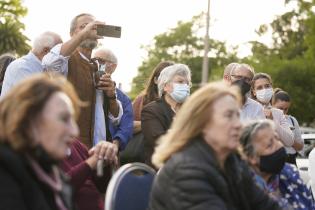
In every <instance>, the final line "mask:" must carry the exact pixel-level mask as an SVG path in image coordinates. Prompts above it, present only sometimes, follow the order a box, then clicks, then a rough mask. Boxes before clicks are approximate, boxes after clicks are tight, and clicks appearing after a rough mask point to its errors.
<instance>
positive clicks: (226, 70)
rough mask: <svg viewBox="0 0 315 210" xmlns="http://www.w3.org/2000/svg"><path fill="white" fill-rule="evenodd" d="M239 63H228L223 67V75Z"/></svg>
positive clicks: (227, 73)
mask: <svg viewBox="0 0 315 210" xmlns="http://www.w3.org/2000/svg"><path fill="white" fill-rule="evenodd" d="M238 65H240V64H239V63H230V64H228V65H227V66H226V67H225V68H224V72H223V76H224V75H228V76H229V75H230V74H231V72H232V71H233V70H234V68H235V67H236V66H238Z"/></svg>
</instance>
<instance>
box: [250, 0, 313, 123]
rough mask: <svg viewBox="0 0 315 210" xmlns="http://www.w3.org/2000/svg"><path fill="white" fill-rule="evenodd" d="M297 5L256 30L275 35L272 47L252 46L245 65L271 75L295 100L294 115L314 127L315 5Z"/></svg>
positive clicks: (303, 1) (302, 2) (304, 1)
mask: <svg viewBox="0 0 315 210" xmlns="http://www.w3.org/2000/svg"><path fill="white" fill-rule="evenodd" d="M291 2H292V0H287V1H286V3H291ZM294 2H295V3H296V5H297V6H296V7H295V8H294V9H292V10H291V11H288V12H286V13H285V14H283V15H280V16H278V17H277V18H276V19H275V20H274V21H272V23H271V24H269V25H268V24H265V25H262V26H260V27H259V29H258V30H257V33H258V34H259V35H264V34H265V33H267V32H268V30H271V31H272V38H273V45H272V47H268V46H266V45H264V44H263V43H260V42H257V41H254V42H251V44H252V52H253V56H251V57H249V58H247V59H245V61H246V62H248V63H251V64H252V65H253V66H254V68H255V70H256V72H266V73H268V74H270V75H271V76H272V78H273V83H274V84H273V86H274V87H280V88H282V89H283V90H285V91H287V92H288V93H289V94H290V95H291V96H292V100H293V103H292V108H291V110H290V112H291V114H292V115H294V116H296V117H297V118H298V120H299V121H300V122H304V123H311V122H313V121H314V119H315V109H313V108H312V106H313V104H315V96H314V92H315V83H314V82H315V61H314V56H315V37H314V34H315V15H314V6H313V5H314V2H315V1H314V0H312V1H309V0H297V1H296V0H295V1H294Z"/></svg>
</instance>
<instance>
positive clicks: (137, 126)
mask: <svg viewBox="0 0 315 210" xmlns="http://www.w3.org/2000/svg"><path fill="white" fill-rule="evenodd" d="M98 25H105V23H104V22H101V21H97V20H96V19H95V17H94V16H93V15H91V14H87V13H82V14H79V15H77V16H76V17H74V18H73V20H72V21H71V24H70V30H69V31H70V36H71V38H70V39H69V40H68V41H66V42H63V40H62V39H61V37H60V36H59V35H58V34H56V33H54V32H50V31H47V32H44V33H42V34H40V35H39V36H38V37H37V38H36V39H35V40H34V43H33V45H32V50H31V51H30V52H29V53H28V54H27V55H25V56H22V57H19V58H16V57H15V56H14V55H11V54H4V55H2V56H0V69H1V72H0V80H1V98H0V185H1V188H0V209H10V210H18V209H19V210H20V209H21V210H22V209H25V210H26V209H32V210H46V209H47V210H49V209H56V210H71V209H78V210H101V209H104V194H105V192H106V188H107V185H108V182H109V181H110V179H111V177H112V173H113V171H115V170H116V169H117V168H119V167H120V165H121V160H120V154H121V153H123V152H128V151H129V152H134V151H132V150H133V149H135V148H131V147H130V145H131V143H132V141H136V139H135V137H136V136H140V137H141V138H137V141H140V144H143V147H139V148H140V149H139V150H138V149H137V155H138V156H139V159H137V160H138V161H141V162H143V163H145V164H147V165H149V166H151V167H152V168H154V169H155V170H156V171H158V173H157V175H156V176H155V180H154V183H153V185H152V189H151V194H150V200H149V203H148V209H150V210H176V209H191V210H193V209H200V210H201V209H218V210H219V209H220V210H223V209H229V210H232V209H233V210H234V209H235V210H250V209H257V210H259V209H261V210H265V209H268V210H269V209H270V210H272V209H275V210H280V209H285V210H291V209H292V210H312V209H315V203H314V198H313V193H312V191H311V188H310V187H308V186H307V185H306V183H304V182H303V181H302V179H301V178H300V175H299V171H298V170H297V168H296V157H297V153H298V152H299V151H301V150H302V149H303V146H304V142H303V139H302V138H301V131H300V128H299V123H298V121H297V119H296V118H295V117H293V116H291V115H289V114H288V112H289V108H290V105H291V103H292V101H293V100H291V98H290V95H289V93H287V92H286V91H285V90H282V89H279V88H275V89H274V88H273V84H272V78H271V77H270V75H268V74H266V73H256V72H255V70H254V69H253V68H252V67H251V66H250V65H248V64H245V63H230V64H229V65H227V66H226V67H225V69H224V71H223V78H222V81H218V82H212V83H209V84H207V85H205V86H203V87H200V88H199V89H197V90H196V91H195V92H194V93H193V94H191V92H190V89H191V84H192V83H191V74H193V72H194V71H193V70H191V69H190V68H189V66H188V65H186V64H183V63H175V62H173V61H161V62H160V63H159V64H158V65H157V66H156V67H155V68H154V69H153V70H152V73H151V76H150V77H149V78H148V82H147V85H146V87H145V89H144V90H143V91H142V92H141V93H140V94H139V95H138V96H137V97H136V98H135V99H134V101H133V102H132V101H131V100H130V98H129V97H128V96H127V95H126V94H125V93H124V92H123V91H121V90H120V89H119V88H117V87H116V83H115V82H114V81H113V80H112V74H114V73H115V70H116V68H117V65H118V58H117V57H116V55H115V54H114V53H113V52H112V51H111V50H110V49H105V48H98V47H97V45H98V39H101V38H102V37H101V36H98V35H97V30H96V29H97V26H98ZM313 153H314V154H315V151H314V152H313ZM313 153H311V156H312V157H313V156H314V157H315V155H314V154H313ZM313 159H314V161H313V162H314V163H313V164H315V158H313ZM100 160H101V161H102V162H103V165H102V170H103V171H102V173H101V174H97V171H96V168H97V166H98V163H99V161H100ZM314 168H315V167H314ZM314 168H313V169H314ZM311 177H312V176H311ZM313 177H315V174H313ZM313 182H314V183H315V180H314V181H313Z"/></svg>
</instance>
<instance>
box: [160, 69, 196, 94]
mask: <svg viewBox="0 0 315 210" xmlns="http://www.w3.org/2000/svg"><path fill="white" fill-rule="evenodd" d="M176 75H179V76H183V77H185V78H187V79H188V81H189V83H190V81H191V73H190V69H189V67H188V66H187V65H185V64H181V63H177V64H174V65H171V66H168V67H165V68H164V69H163V70H162V71H161V73H160V76H159V78H158V91H159V96H160V97H161V96H162V95H163V93H164V87H165V85H166V84H168V83H170V82H171V81H172V79H173V78H174V77H175V76H176Z"/></svg>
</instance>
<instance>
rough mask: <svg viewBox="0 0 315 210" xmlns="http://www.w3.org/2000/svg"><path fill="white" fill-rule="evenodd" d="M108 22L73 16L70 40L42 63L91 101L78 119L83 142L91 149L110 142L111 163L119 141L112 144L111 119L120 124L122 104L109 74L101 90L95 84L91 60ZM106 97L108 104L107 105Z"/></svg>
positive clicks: (83, 97)
mask: <svg viewBox="0 0 315 210" xmlns="http://www.w3.org/2000/svg"><path fill="white" fill-rule="evenodd" d="M98 25H105V23H103V22H100V21H96V20H95V17H94V16H93V15H91V14H86V13H83V14H80V15H77V16H76V17H74V19H73V20H72V22H71V26H70V36H71V39H70V40H69V41H67V42H65V43H63V44H59V45H57V46H55V47H54V48H53V49H52V50H51V51H50V53H48V54H47V55H46V56H45V57H44V59H43V64H44V65H46V66H48V67H50V68H53V69H55V70H56V71H59V72H61V73H63V74H64V75H66V76H67V77H68V80H69V81H70V82H71V83H72V84H73V85H74V87H75V89H76V91H77V92H78V95H79V97H80V99H81V100H82V101H84V102H88V104H89V105H88V106H85V107H83V108H82V110H81V114H80V117H79V120H78V125H79V128H80V140H81V141H82V142H83V143H84V144H85V145H86V146H87V147H88V148H91V147H92V146H93V142H98V141H99V140H106V141H107V145H108V147H107V149H106V151H104V152H105V154H106V155H105V157H106V160H107V161H108V162H114V158H113V157H114V156H115V155H117V154H118V150H119V147H120V142H119V141H117V140H115V141H113V142H111V137H110V135H109V134H110V133H109V131H108V129H106V128H107V127H108V123H107V125H106V122H107V121H108V120H111V122H112V123H113V124H118V123H119V122H120V119H121V116H122V114H123V110H122V106H121V103H120V102H119V101H118V100H117V99H116V91H115V84H114V82H113V81H112V80H111V77H110V75H108V74H104V75H103V76H102V77H101V78H100V82H99V87H98V89H96V88H95V87H94V85H93V73H94V72H95V71H97V65H96V64H95V62H93V61H91V53H92V50H93V49H94V48H95V47H96V46H97V44H98V41H97V40H98V39H100V38H102V37H101V36H99V35H97V26H98ZM105 98H106V99H107V103H105Z"/></svg>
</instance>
